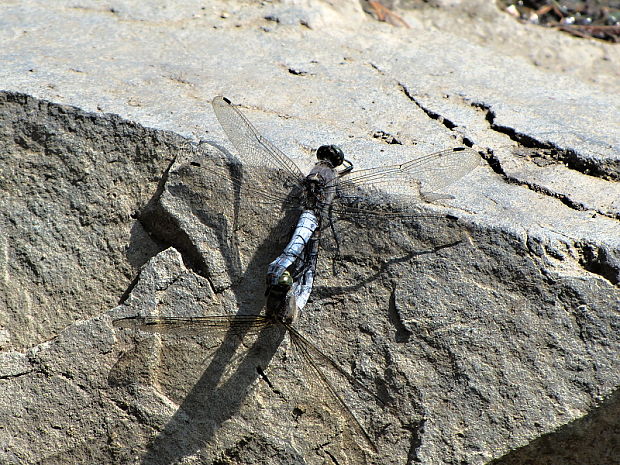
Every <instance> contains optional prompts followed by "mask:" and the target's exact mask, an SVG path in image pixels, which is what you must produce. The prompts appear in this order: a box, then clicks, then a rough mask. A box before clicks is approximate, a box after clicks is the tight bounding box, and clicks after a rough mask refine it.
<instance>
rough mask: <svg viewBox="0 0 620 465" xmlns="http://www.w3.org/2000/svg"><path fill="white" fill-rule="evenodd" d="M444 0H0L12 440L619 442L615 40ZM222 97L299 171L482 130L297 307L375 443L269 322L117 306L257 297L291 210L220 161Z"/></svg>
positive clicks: (293, 454) (133, 455)
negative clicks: (317, 153)
mask: <svg viewBox="0 0 620 465" xmlns="http://www.w3.org/2000/svg"><path fill="white" fill-rule="evenodd" d="M438 4H439V2H438ZM441 5H443V8H441V9H424V8H419V9H415V10H405V11H403V10H401V11H398V13H399V14H401V16H402V17H403V18H404V19H405V20H407V22H408V23H409V24H410V25H411V26H413V29H409V30H407V29H405V28H400V29H398V28H394V27H391V26H388V25H386V24H382V23H375V22H373V21H372V20H371V19H370V17H367V16H364V15H363V13H362V12H361V9H360V6H359V5H358V4H357V2H331V1H322V2H300V1H293V0H290V1H283V2H262V3H261V4H252V5H246V4H242V3H233V2H221V3H219V2H210V3H209V4H205V3H204V2H183V4H177V3H176V2H172V1H163V0H162V1H156V2H150V3H149V5H138V4H136V3H135V2H124V1H114V2H111V3H110V2H109V3H108V4H106V6H105V8H104V7H102V6H101V4H100V2H91V1H82V2H80V3H79V4H76V3H75V2H54V4H53V5H50V4H49V3H45V2H38V1H24V2H20V3H18V4H6V5H2V6H0V18H2V19H1V20H0V21H1V23H2V28H0V43H1V44H2V45H3V47H1V48H0V59H1V60H2V63H3V66H2V68H0V87H1V88H2V89H4V91H3V92H1V93H0V133H1V137H0V157H1V159H2V160H1V165H0V170H1V171H0V191H1V192H2V194H1V195H0V229H1V233H2V234H1V235H0V237H1V238H2V239H1V242H0V244H1V252H2V253H0V276H1V280H0V283H1V284H0V286H1V289H2V292H0V350H1V351H2V352H0V399H2V401H1V402H0V425H1V426H0V462H2V463H42V464H54V463H59V464H60V463H123V464H126V463H149V464H157V463H162V464H163V463H244V464H245V463H256V464H259V463H261V464H262V463H309V464H315V463H317V464H318V463H334V462H337V463H341V464H344V463H351V464H354V463H355V464H357V463H364V462H366V463H377V464H379V463H381V464H385V463H417V462H421V463H432V464H434V463H437V464H457V463H458V464H463V463H467V464H482V463H489V462H492V461H494V460H495V461H496V462H494V463H505V464H517V463H529V462H531V461H538V462H541V461H543V460H546V461H548V462H549V463H582V464H588V463H591V464H597V465H600V464H613V463H615V462H614V460H617V459H616V457H617V456H618V454H613V453H610V452H609V451H610V450H611V451H613V449H614V448H616V449H617V448H618V441H619V439H618V438H619V436H618V433H617V431H618V421H617V418H618V416H617V414H616V413H614V412H617V409H618V386H619V384H620V375H619V373H620V370H619V368H620V363H619V360H620V357H619V356H618V353H619V349H620V337H619V336H618V334H620V333H619V331H618V329H619V327H620V316H619V315H620V312H619V311H620V292H619V291H618V283H619V281H620V225H619V224H618V221H619V218H620V188H619V184H618V177H619V176H618V173H619V169H618V168H619V165H620V162H619V160H620V155H619V149H620V147H619V146H618V141H619V140H620V137H619V135H620V131H619V128H618V124H617V115H618V114H619V113H618V110H619V109H620V105H619V98H618V92H617V91H618V88H619V82H618V77H617V69H616V68H615V66H616V64H617V62H618V59H620V57H619V56H618V55H619V54H620V52H619V51H618V48H617V47H615V48H614V47H613V46H612V45H608V44H604V43H601V42H598V41H596V42H595V41H588V40H582V39H577V38H574V37H569V36H566V35H563V34H562V33H561V32H558V31H552V30H545V29H542V28H536V27H535V26H532V25H520V24H518V23H516V22H514V21H512V19H511V18H510V17H509V16H508V15H505V14H502V13H499V12H498V11H497V10H495V9H494V8H492V7H491V6H490V3H489V2H482V1H476V2H441ZM402 6H403V7H407V6H408V3H407V2H403V3H402ZM269 16H271V18H272V20H268V19H265V18H266V17H269ZM274 19H277V21H274ZM69 32H70V33H69ZM217 94H224V95H226V96H228V97H229V98H230V99H231V100H233V101H234V102H236V103H239V104H241V105H242V111H243V112H244V113H245V114H246V115H247V116H248V118H250V119H251V121H252V122H253V123H254V124H255V125H256V126H257V128H258V129H259V130H260V131H261V132H262V133H263V134H265V135H266V136H268V137H269V139H270V140H272V141H273V142H274V143H275V144H276V145H277V146H278V147H280V148H281V149H282V150H284V151H285V152H286V153H287V154H290V156H291V158H293V159H294V160H295V161H296V162H297V163H298V164H299V165H300V166H302V167H303V168H304V169H307V168H308V167H309V166H310V165H311V164H312V159H313V150H314V149H315V148H316V147H317V146H319V145H321V144H324V143H338V144H340V145H341V146H342V147H343V150H344V151H345V153H346V155H347V157H348V158H350V159H351V160H352V161H353V162H354V164H355V166H356V168H365V167H372V166H378V165H383V164H388V163H399V162H402V161H405V160H407V159H410V158H412V157H414V156H415V155H417V154H420V153H425V152H430V151H433V150H439V149H443V148H446V147H450V146H453V145H457V144H461V143H462V142H463V141H465V142H466V143H473V144H475V147H476V148H479V149H480V150H481V152H482V154H483V157H482V158H481V166H480V167H479V168H478V169H477V170H475V171H474V172H473V173H471V174H470V175H469V176H468V177H467V178H465V179H463V180H462V181H461V182H459V183H456V184H454V185H453V186H450V187H449V188H447V189H446V190H445V191H446V193H448V194H452V195H454V196H455V199H454V200H443V201H440V202H437V203H436V204H432V205H431V204H428V205H427V204H422V205H416V206H415V208H417V209H419V211H420V212H421V213H423V214H424V215H435V216H426V217H419V218H409V219H403V220H400V221H392V222H385V221H373V222H372V224H369V222H368V221H367V220H363V219H352V220H349V221H338V222H336V224H335V227H336V230H337V232H338V234H339V237H340V239H341V242H342V249H341V257H340V259H339V260H334V259H335V254H334V251H333V249H331V248H330V247H329V246H330V242H329V234H325V245H326V246H327V247H326V249H325V250H323V251H322V254H321V256H320V260H319V268H318V278H317V282H316V285H315V289H314V292H313V294H312V296H311V300H310V303H309V304H308V306H307V307H306V309H305V312H304V314H303V315H302V318H301V319H300V321H299V322H298V324H297V329H298V330H299V331H300V332H301V333H302V334H303V335H305V337H307V339H308V340H309V341H311V342H312V343H314V344H315V345H316V347H318V348H320V350H322V351H324V352H325V353H326V354H327V355H328V356H329V357H331V358H332V359H334V360H335V361H336V362H337V363H338V365H339V366H341V367H342V368H343V369H344V370H345V371H346V372H349V373H351V374H353V375H354V376H355V378H356V379H357V380H359V382H360V383H361V384H362V385H364V386H366V387H367V388H368V389H370V390H371V391H372V392H374V393H375V394H376V395H377V396H378V397H379V398H380V399H381V400H382V401H383V402H380V401H379V400H378V399H376V398H374V397H372V396H370V395H369V394H368V393H367V392H366V391H364V390H362V391H360V392H358V390H356V389H355V386H354V385H352V384H351V383H350V382H348V381H347V380H346V379H345V378H344V377H343V376H342V374H339V372H338V371H335V370H334V369H330V368H329V364H327V365H326V364H324V363H323V364H322V365H320V366H319V367H318V368H319V371H321V372H324V373H325V375H326V377H327V378H328V379H329V381H330V382H331V384H332V385H333V386H334V389H335V390H336V391H337V392H339V393H341V394H342V396H343V398H344V400H345V402H346V405H347V406H348V407H349V408H350V409H351V411H352V412H353V413H354V414H355V418H357V419H358V420H359V422H360V424H361V425H362V426H363V428H364V429H365V430H366V431H368V434H369V436H370V437H371V438H372V440H373V442H374V443H375V444H376V446H377V448H378V450H379V452H378V453H374V452H373V451H372V450H371V446H370V444H369V443H368V441H366V440H364V438H363V437H362V436H361V432H360V429H359V428H358V427H356V426H355V422H354V420H353V419H352V417H351V416H350V415H349V414H348V413H347V412H346V411H344V410H343V408H342V407H340V406H339V404H338V403H337V402H336V401H335V400H334V399H333V397H332V396H330V394H329V390H328V388H327V387H326V385H325V384H324V383H323V382H322V381H321V379H320V378H319V377H317V375H316V372H314V371H313V370H312V369H311V368H309V367H308V364H307V360H306V358H304V356H303V352H300V351H299V350H296V347H295V345H294V344H292V343H291V340H290V339H289V336H287V335H286V334H285V333H283V331H281V330H278V328H271V329H266V330H264V331H260V332H258V333H255V332H253V331H249V332H247V333H246V334H240V333H239V332H238V331H237V332H228V333H226V332H222V331H215V332H212V333H208V334H184V335H169V334H165V335H153V334H149V333H143V332H139V331H130V330H127V329H120V328H113V327H112V325H111V321H112V319H114V318H122V317H126V316H132V315H137V314H139V315H155V314H159V315H171V316H172V315H174V316H197V315H205V314H206V315H208V314H236V313H243V314H255V313H257V312H259V311H260V310H261V307H262V305H263V298H264V297H263V293H264V279H265V276H264V274H265V270H266V265H267V264H268V263H269V261H271V260H272V259H273V258H274V256H275V255H277V254H278V253H279V249H280V248H281V244H282V241H286V235H287V234H288V229H287V228H286V222H285V221H282V220H281V219H280V217H279V216H278V214H277V212H276V211H274V208H273V207H270V206H269V205H255V206H253V207H251V208H245V207H242V208H237V207H236V206H235V200H236V199H235V197H234V195H231V193H234V189H232V190H231V187H233V186H232V184H231V182H230V179H229V178H228V176H222V175H221V173H222V172H221V171H218V172H216V173H217V175H214V171H213V168H214V166H218V163H221V161H222V159H223V158H224V157H228V156H230V155H231V154H232V155H238V154H235V152H234V149H233V148H232V147H231V145H230V144H229V143H228V141H227V140H226V139H225V137H224V135H223V132H222V131H221V129H220V128H219V126H218V124H217V122H216V120H215V117H214V115H213V113H212V111H211V108H210V104H209V102H210V100H211V98H212V97H213V96H214V95H217ZM117 115H118V116H117ZM204 131H207V133H206V134H205V132H204ZM202 139H204V140H206V141H208V142H209V143H208V144H202V145H201V146H200V149H196V148H195V146H194V145H192V142H196V141H198V140H202ZM519 143H520V144H521V145H519ZM218 147H219V149H221V150H219V149H218ZM227 152H230V153H227ZM251 169H255V170H258V168H251ZM262 174H263V175H266V176H268V175H269V173H262ZM266 185H267V181H264V186H266ZM257 187H263V184H259V185H258V186H257ZM373 195H374V196H373V197H372V199H371V200H370V203H371V204H372V203H373V202H379V201H381V200H385V199H386V198H387V199H389V200H390V201H391V202H393V203H394V205H399V204H400V202H402V201H403V199H402V198H398V199H397V198H393V197H386V195H385V194H383V193H379V192H377V193H376V194H373ZM405 200H407V199H405ZM447 213H449V214H450V215H453V216H454V217H457V218H458V221H450V220H448V219H446V218H445V215H446V214H447ZM437 215H438V216H437ZM371 226H372V227H371ZM334 269H335V271H337V273H336V274H334ZM315 355H316V354H315ZM304 361H305V362H306V364H305V365H304V364H303V363H302V362H304ZM315 363H321V362H315ZM257 367H261V368H262V369H263V371H264V375H261V372H260V371H258V370H257ZM574 444H580V445H582V447H581V448H580V450H578V451H577V450H576V448H575V447H574ZM572 451H574V452H572ZM571 460H572V462H571Z"/></svg>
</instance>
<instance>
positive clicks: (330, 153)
mask: <svg viewBox="0 0 620 465" xmlns="http://www.w3.org/2000/svg"><path fill="white" fill-rule="evenodd" d="M316 157H317V158H318V159H319V160H327V161H328V162H330V163H331V164H332V166H333V167H334V168H336V167H337V166H340V165H342V162H343V161H344V153H343V152H342V149H341V148H340V147H338V146H337V145H321V146H320V147H319V148H318V149H317V151H316Z"/></svg>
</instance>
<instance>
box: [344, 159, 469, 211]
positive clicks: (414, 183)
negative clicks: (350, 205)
mask: <svg viewBox="0 0 620 465" xmlns="http://www.w3.org/2000/svg"><path fill="white" fill-rule="evenodd" d="M479 164H480V156H479V155H478V153H477V152H476V151H475V150H473V149H471V148H468V147H457V148H453V149H448V150H442V151H439V152H434V153H430V154H428V155H423V156H420V157H417V158H414V159H412V160H409V161H407V162H405V163H401V164H397V165H389V166H383V167H377V168H370V169H365V170H359V171H353V172H352V173H350V174H349V175H347V177H346V179H343V180H342V181H341V182H340V186H339V191H340V193H341V195H343V196H355V195H357V193H358V189H359V188H360V187H364V188H365V187H382V188H385V189H386V190H387V191H388V192H391V193H397V194H407V195H411V196H417V197H419V198H425V197H426V198H427V199H429V198H430V199H433V198H434V194H435V193H436V192H437V191H438V190H441V189H443V188H444V187H446V186H448V185H450V184H452V183H454V182H456V181H457V180H459V179H461V178H462V177H463V176H465V175H466V174H467V173H469V172H471V171H472V170H473V169H474V168H476V167H477V166H478V165H479ZM443 197H445V196H443ZM439 198H441V195H440V196H439Z"/></svg>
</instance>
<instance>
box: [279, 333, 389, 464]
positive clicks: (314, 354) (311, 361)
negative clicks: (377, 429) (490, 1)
mask: <svg viewBox="0 0 620 465" xmlns="http://www.w3.org/2000/svg"><path fill="white" fill-rule="evenodd" d="M287 329H288V330H289V334H290V336H291V341H292V342H293V345H294V347H295V348H296V350H297V352H298V353H299V354H300V355H301V357H302V359H303V363H304V364H305V366H306V368H307V371H308V372H310V373H311V374H312V376H313V378H314V379H318V380H319V381H320V383H321V385H322V386H323V388H324V389H323V390H322V392H324V393H328V395H329V396H330V397H331V398H332V399H333V400H334V401H335V403H336V404H337V405H338V407H339V410H340V411H341V412H342V414H343V415H344V417H345V419H346V420H348V424H349V425H350V426H351V428H352V430H353V431H355V433H357V434H358V435H361V436H362V437H363V438H364V441H365V442H366V444H367V445H368V446H370V447H371V449H372V450H373V451H374V452H375V453H377V452H378V449H377V446H376V444H375V443H374V441H373V440H372V438H371V437H370V435H369V434H368V432H367V431H366V430H365V429H364V427H363V426H362V424H361V423H360V421H359V420H358V419H357V417H356V416H355V414H354V413H353V412H352V411H351V409H350V408H349V407H348V406H347V404H346V402H345V400H344V398H343V396H342V395H341V394H340V393H339V392H338V390H337V389H336V388H335V387H334V386H333V385H332V383H330V381H329V379H328V377H327V375H326V373H332V374H335V375H336V376H338V377H341V378H345V379H346V381H347V382H348V383H349V384H351V385H352V386H353V387H354V388H355V389H356V390H358V391H360V390H361V391H364V392H366V393H367V394H369V395H370V396H372V397H373V398H375V399H376V400H378V402H380V403H381V404H383V402H382V401H381V400H380V399H379V398H378V397H377V396H376V395H375V394H373V393H372V392H371V391H370V390H369V389H367V388H366V387H365V386H363V385H362V384H361V383H360V382H359V381H357V380H356V379H355V378H354V377H353V376H351V375H350V374H348V373H347V372H346V371H345V370H344V369H343V368H341V367H340V365H338V364H337V363H336V362H335V361H334V360H332V359H331V358H330V357H328V356H327V355H325V354H324V353H323V352H322V351H321V350H320V349H319V348H318V347H316V346H315V345H314V344H312V343H311V342H310V341H308V340H307V339H306V338H305V337H304V336H302V335H301V334H300V333H299V332H298V331H297V330H295V329H294V328H292V327H290V326H287Z"/></svg>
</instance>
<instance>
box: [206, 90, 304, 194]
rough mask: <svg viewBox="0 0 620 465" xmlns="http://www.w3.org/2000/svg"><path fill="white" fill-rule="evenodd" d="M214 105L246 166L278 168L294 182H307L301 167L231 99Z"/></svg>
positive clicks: (219, 118)
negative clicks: (267, 136)
mask: <svg viewBox="0 0 620 465" xmlns="http://www.w3.org/2000/svg"><path fill="white" fill-rule="evenodd" d="M212 105H213V111H214V112H215V116H216V117H217V119H218V121H219V123H220V125H221V126H222V129H223V130H224V132H225V133H226V136H227V137H228V140H230V142H231V143H232V144H233V145H234V146H235V148H236V149H237V151H238V155H239V157H240V159H241V161H242V162H243V164H244V165H252V166H255V167H267V168H273V169H276V170H278V173H279V176H281V177H282V178H288V179H289V180H290V182H291V183H295V182H300V181H301V180H302V179H303V177H304V176H303V174H302V172H301V171H300V169H299V168H298V167H297V165H296V164H295V163H294V162H293V161H292V160H291V159H290V158H289V157H287V156H286V155H285V154H284V153H282V152H281V151H280V150H279V149H278V148H277V147H276V146H275V145H273V144H272V143H271V142H270V141H269V140H267V139H266V138H265V137H263V136H262V135H261V134H260V133H259V132H258V131H257V130H256V128H254V126H252V124H251V123H250V122H249V121H248V119H247V118H246V117H245V116H244V115H243V114H242V113H241V112H240V111H239V110H238V109H237V108H235V106H234V105H232V104H231V103H230V101H229V100H228V99H226V98H224V97H222V96H217V97H215V98H214V99H213V102H212Z"/></svg>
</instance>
